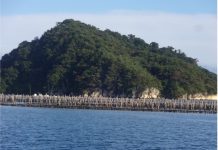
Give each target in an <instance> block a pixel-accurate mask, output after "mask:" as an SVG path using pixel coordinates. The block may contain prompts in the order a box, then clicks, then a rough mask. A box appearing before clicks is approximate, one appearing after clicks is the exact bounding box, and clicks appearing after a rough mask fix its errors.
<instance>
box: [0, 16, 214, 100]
mask: <svg viewBox="0 0 218 150" xmlns="http://www.w3.org/2000/svg"><path fill="white" fill-rule="evenodd" d="M216 81H217V75H216V74H214V73H211V72H209V71H207V70H206V69H204V68H202V67H200V66H198V64H197V60H196V59H193V58H190V57H187V56H186V55H185V54H184V53H183V52H181V51H180V50H176V49H174V48H173V47H163V48H159V46H158V43H155V42H152V43H150V44H148V43H146V42H144V41H143V40H142V39H140V38H137V37H135V36H134V35H128V36H126V35H121V34H119V33H117V32H112V31H110V30H105V31H101V30H99V29H97V28H96V27H94V26H91V25H87V24H84V23H81V22H79V21H74V20H71V19H68V20H65V21H63V22H61V23H58V24H57V25H56V26H55V27H54V28H52V29H50V30H48V31H46V32H45V33H44V34H43V35H42V37H41V38H39V39H38V38H35V39H34V40H32V41H31V42H27V41H24V42H22V43H20V44H19V46H18V48H16V49H14V50H12V51H11V52H10V53H9V54H6V55H4V56H3V57H2V59H1V87H0V92H3V93H15V94H16V93H19V94H30V93H31V94H33V93H43V94H45V93H48V94H72V95H82V94H84V93H89V94H90V93H92V92H95V91H100V92H101V93H106V96H112V97H115V96H123V97H132V96H133V93H134V92H135V95H136V96H137V97H139V95H140V94H141V93H142V92H143V91H144V90H145V89H147V88H152V87H153V88H157V89H159V90H160V93H161V97H165V98H178V97H181V96H182V95H184V94H195V93H204V94H216V92H217V89H216V88H217V82H216Z"/></svg>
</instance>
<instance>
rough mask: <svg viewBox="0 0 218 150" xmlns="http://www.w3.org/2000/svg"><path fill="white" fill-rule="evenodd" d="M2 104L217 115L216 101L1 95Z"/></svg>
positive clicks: (0, 102)
mask: <svg viewBox="0 0 218 150" xmlns="http://www.w3.org/2000/svg"><path fill="white" fill-rule="evenodd" d="M0 105H3V106H22V107H46V108H69V109H95V110H125V111H151V112H183V113H210V114H215V113H217V101H214V100H193V99H192V100H185V99H175V100H174V99H134V98H110V97H81V96H78V97H76V96H43V95H38V96H34V95H4V94H1V95H0Z"/></svg>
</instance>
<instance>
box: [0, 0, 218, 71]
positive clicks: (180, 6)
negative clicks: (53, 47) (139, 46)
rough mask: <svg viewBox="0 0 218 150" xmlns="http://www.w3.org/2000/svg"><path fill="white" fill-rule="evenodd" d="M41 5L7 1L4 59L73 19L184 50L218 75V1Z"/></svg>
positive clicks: (1, 31)
mask: <svg viewBox="0 0 218 150" xmlns="http://www.w3.org/2000/svg"><path fill="white" fill-rule="evenodd" d="M39 1H41V0H39ZM39 1H35V0H32V1H31V3H30V1H27V0H20V1H14V0H2V1H1V5H2V11H1V24H0V35H1V37H0V46H1V47H0V50H1V51H0V56H3V55H4V54H6V53H8V52H10V51H11V50H12V49H13V48H16V47H17V46H18V44H19V43H20V42H22V41H24V40H27V41H31V40H32V39H34V37H36V36H38V37H40V36H41V35H42V34H43V33H44V32H45V31H46V30H48V29H50V28H51V27H54V26H55V24H56V22H60V21H63V20H64V19H69V18H72V19H75V20H80V21H82V22H85V23H88V24H91V25H94V26H96V27H98V28H100V29H103V30H104V29H106V28H108V29H110V30H112V31H118V32H120V33H121V34H134V35H136V36H137V37H140V38H142V39H144V40H145V42H147V43H150V42H152V41H155V42H158V43H159V45H160V46H161V47H162V46H172V47H174V48H175V49H181V50H182V51H183V52H185V53H186V54H187V56H190V57H193V58H197V59H198V60H199V64H200V65H201V66H203V67H206V68H208V69H209V70H211V71H213V72H215V71H216V63H217V48H216V42H217V38H216V25H217V23H216V6H215V7H214V4H216V1H214V0H198V3H197V1H196V0H189V1H181V0H174V1H173V2H172V0H166V1H164V3H163V1H161V0H155V1H156V5H154V4H153V3H152V2H153V1H151V0H142V1H140V2H139V3H134V1H132V0H127V1H125V2H126V3H125V4H124V1H123V0H120V1H119V2H120V3H117V1H115V0H111V1H110V2H108V1H107V6H105V4H104V3H103V2H102V1H99V0H94V1H96V2H95V3H96V5H94V4H95V3H94V2H93V3H90V2H89V1H86V0H81V1H76V2H75V3H73V2H72V1H68V0H63V2H61V3H60V2H59V1H57V0H54V1H52V2H53V3H52V2H51V1H50V0H48V1H50V3H49V2H48V1H46V2H44V3H43V2H42V3H39ZM64 1H65V2H64ZM85 1H86V3H85ZM121 2H122V3H121ZM49 4H50V5H51V6H53V7H49V6H50V5H49ZM85 4H86V5H85ZM88 4H89V5H88ZM62 5H63V6H62ZM80 5H81V6H80ZM15 6H16V7H15ZM82 6H83V7H82ZM89 6H92V7H89ZM46 8H47V9H46ZM84 8H86V9H84ZM100 8H101V9H100Z"/></svg>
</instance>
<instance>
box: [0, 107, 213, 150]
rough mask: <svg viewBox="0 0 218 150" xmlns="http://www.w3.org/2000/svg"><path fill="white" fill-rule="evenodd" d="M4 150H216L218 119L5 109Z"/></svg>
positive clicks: (0, 123)
mask: <svg viewBox="0 0 218 150" xmlns="http://www.w3.org/2000/svg"><path fill="white" fill-rule="evenodd" d="M0 111H1V113H0V131H1V134H0V149H2V150H13V149H16V150H55V149H57V150H59V149H63V150H67V149H90V150H92V149H99V150H104V149H111V150H115V149H118V150H128V149H129V150H132V149H142V150H146V149H148V150H155V149H156V150H158V149H164V150H165V149H166V150H168V149H173V150H174V149H175V150H179V149H181V150H183V149H187V150H191V149H196V150H214V149H216V137H217V136H216V134H217V132H216V131H217V130H216V119H217V118H216V115H215V114H198V113H167V112H136V111H109V110H79V109H57V108H31V107H12V106H0Z"/></svg>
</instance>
